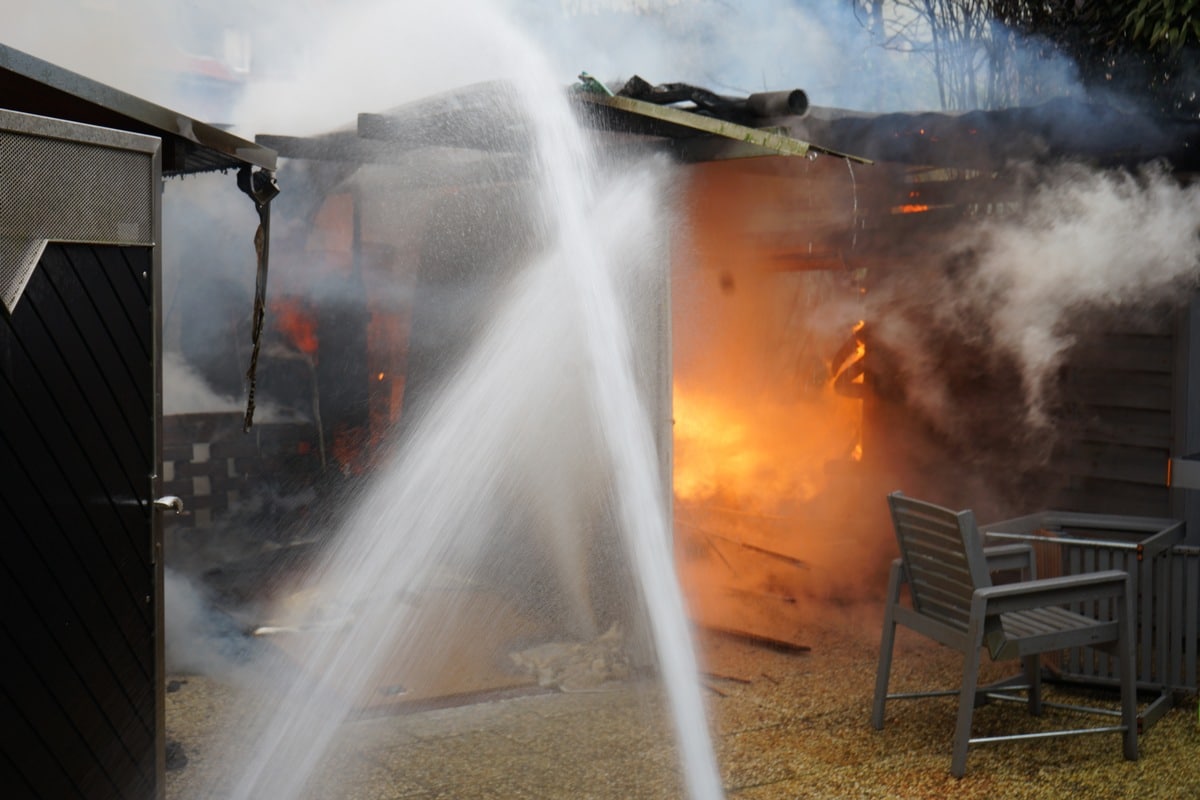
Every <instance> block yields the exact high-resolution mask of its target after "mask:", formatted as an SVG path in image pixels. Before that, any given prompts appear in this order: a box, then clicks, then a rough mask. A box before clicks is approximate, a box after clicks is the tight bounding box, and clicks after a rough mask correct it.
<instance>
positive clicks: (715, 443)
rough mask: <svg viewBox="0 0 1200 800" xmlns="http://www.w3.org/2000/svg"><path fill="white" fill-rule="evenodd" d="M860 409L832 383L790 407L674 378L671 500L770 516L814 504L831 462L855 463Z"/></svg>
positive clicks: (858, 403)
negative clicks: (727, 507)
mask: <svg viewBox="0 0 1200 800" xmlns="http://www.w3.org/2000/svg"><path fill="white" fill-rule="evenodd" d="M860 347H861V346H860ZM856 380H861V377H859V378H857V379H856ZM861 406H862V403H861V401H859V400H857V399H854V398H847V397H843V396H841V395H839V394H838V393H837V392H835V391H834V389H833V385H832V380H831V381H830V382H829V383H827V384H826V385H825V386H823V387H821V388H820V390H819V391H817V392H816V393H814V395H812V396H810V397H806V398H804V399H802V400H799V401H796V402H792V401H788V400H784V399H771V398H764V399H759V400H757V401H754V402H750V403H747V402H746V399H745V398H741V397H738V396H737V394H736V393H729V392H724V393H723V392H722V391H721V389H720V387H714V386H707V387H703V388H688V387H687V386H686V385H685V384H683V383H682V382H681V381H680V380H678V379H677V380H676V382H675V387H674V417H675V477H674V491H675V497H676V500H677V501H679V502H683V503H692V504H704V503H709V502H715V503H719V504H721V505H734V506H736V507H738V508H742V509H747V510H754V511H758V512H763V513H776V512H778V511H779V510H780V509H782V508H792V507H795V505H796V504H798V503H803V502H806V501H808V500H811V499H813V498H814V497H816V496H817V495H818V494H819V493H820V492H821V491H823V490H824V489H825V488H826V485H827V483H828V475H829V464H830V462H835V461H843V462H845V461H854V460H857V459H858V458H860V457H861V453H862V449H861V445H860V439H861Z"/></svg>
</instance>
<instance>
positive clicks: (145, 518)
mask: <svg viewBox="0 0 1200 800" xmlns="http://www.w3.org/2000/svg"><path fill="white" fill-rule="evenodd" d="M0 83H2V84H3V86H4V96H3V98H2V99H0V185H3V186H4V202H3V204H2V206H0V297H2V298H3V307H2V308H0V460H3V462H4V464H5V471H4V480H3V481H2V482H0V537H2V540H3V547H2V548H0V565H3V571H4V578H3V581H2V582H3V585H4V598H5V604H4V609H5V610H4V626H3V630H4V645H3V647H4V653H5V666H4V669H3V670H0V686H2V691H0V695H2V696H3V698H4V699H3V703H4V725H3V749H2V754H3V755H2V757H0V783H2V784H3V785H4V787H5V791H6V792H7V793H9V794H12V795H13V796H21V797H95V798H139V799H140V798H154V797H162V796H163V792H164V782H163V771H164V768H165V735H166V734H165V730H164V717H163V715H164V699H163V693H164V691H165V678H164V674H163V673H164V671H163V640H164V635H163V553H162V520H161V516H162V513H163V511H164V510H167V511H170V510H173V509H174V510H177V504H178V499H177V498H170V497H163V496H162V492H161V490H162V478H161V460H162V459H161V448H162V440H161V427H160V426H161V421H162V412H161V398H162V373H161V349H160V342H161V340H160V328H159V326H160V323H161V319H160V314H161V303H160V285H159V284H160V264H161V250H162V248H163V247H164V246H169V243H164V242H163V241H162V227H161V192H162V181H163V179H164V178H165V177H167V176H175V175H188V174H193V173H197V172H205V171H212V170H223V171H233V170H236V171H242V172H244V173H246V174H247V175H248V176H258V178H259V180H260V181H261V180H264V179H265V178H266V176H268V175H269V173H270V171H271V170H273V169H274V166H275V154H274V153H272V152H271V151H270V150H267V149H266V148H263V147H261V146H258V145H255V144H253V143H251V142H247V141H244V140H242V139H239V138H237V137H234V136H232V135H230V134H228V133H226V132H224V131H221V130H218V129H215V128H212V127H210V126H208V125H206V124H204V123H203V122H200V121H199V120H194V119H190V118H188V117H186V116H183V115H181V114H178V113H176V112H173V111H170V110H168V109H166V108H162V107H160V106H157V105H153V104H151V103H148V102H146V101H144V100H141V99H140V98H137V97H133V96H130V95H127V94H124V93H122V92H120V91H117V90H115V89H112V88H110V87H107V86H104V85H101V84H98V83H96V82H94V81H91V80H89V79H88V78H86V77H83V76H80V75H77V74H75V73H71V72H68V71H66V70H63V69H60V68H58V67H55V66H54V65H52V64H48V63H46V62H44V61H41V60H40V59H37V58H33V57H31V56H28V55H26V54H24V53H21V52H19V51H16V50H13V49H10V48H8V47H5V46H2V45H0ZM230 184H231V185H230V189H231V194H232V195H233V196H234V197H237V196H238V195H237V192H236V187H235V186H234V185H233V180H232V177H231V179H230ZM246 204H247V213H248V214H251V215H252V214H253V213H254V210H253V209H254V206H253V205H252V204H251V203H250V202H249V201H246ZM246 248H247V258H246V263H247V265H248V266H249V267H250V268H251V269H253V265H254V262H255V258H254V252H253V245H252V243H250V242H247V245H246ZM249 311H250V309H249V308H248V309H247V311H246V313H247V314H249Z"/></svg>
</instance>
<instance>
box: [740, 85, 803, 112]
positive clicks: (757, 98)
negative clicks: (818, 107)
mask: <svg viewBox="0 0 1200 800" xmlns="http://www.w3.org/2000/svg"><path fill="white" fill-rule="evenodd" d="M746 108H747V109H749V110H750V112H751V113H752V114H754V115H755V116H759V117H787V116H793V117H802V116H804V115H805V114H807V113H808V95H807V94H805V93H804V90H803V89H791V90H784V91H781V92H758V93H756V94H752V95H750V96H749V97H747V98H746Z"/></svg>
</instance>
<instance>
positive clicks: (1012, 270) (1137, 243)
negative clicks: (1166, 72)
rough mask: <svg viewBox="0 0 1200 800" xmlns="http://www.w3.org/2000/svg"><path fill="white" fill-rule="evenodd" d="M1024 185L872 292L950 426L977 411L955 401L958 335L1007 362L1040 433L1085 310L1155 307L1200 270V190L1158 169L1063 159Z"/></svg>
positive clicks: (942, 422) (1180, 293) (914, 388)
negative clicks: (1023, 194)
mask: <svg viewBox="0 0 1200 800" xmlns="http://www.w3.org/2000/svg"><path fill="white" fill-rule="evenodd" d="M1030 183H1031V186H1030V189H1029V194H1028V197H1027V199H1026V200H1025V201H1024V202H1023V203H1022V204H1021V208H1020V210H1019V211H1018V212H1017V213H1015V214H1012V215H1008V216H1005V215H999V216H997V217H994V218H991V219H988V220H985V221H983V222H975V223H965V224H963V225H962V226H960V227H959V228H957V229H956V230H954V231H952V232H951V233H950V234H949V235H948V237H947V238H948V239H949V240H951V241H952V244H950V245H949V246H948V247H947V248H946V250H945V251H944V252H943V254H942V255H941V256H940V257H938V258H935V259H933V260H932V261H933V263H931V264H926V265H920V266H917V267H915V268H914V269H912V270H906V271H904V274H903V275H901V276H899V277H897V278H896V279H895V280H894V281H892V282H891V283H889V284H888V285H886V286H884V287H883V288H882V289H881V291H879V292H877V293H876V294H875V295H874V296H873V297H872V298H871V301H870V302H871V305H872V309H873V312H872V313H873V318H874V319H876V320H877V321H878V325H877V326H876V331H875V332H876V334H877V335H878V338H879V342H880V344H882V345H884V346H885V347H886V348H887V350H888V352H889V353H890V357H892V358H894V359H896V360H898V361H899V362H900V364H901V367H900V368H901V370H902V371H903V372H904V373H905V376H906V381H905V383H906V385H907V386H908V387H909V392H908V393H909V402H910V403H912V404H913V405H914V406H916V407H918V408H920V409H922V410H923V411H924V413H925V416H926V417H927V418H928V419H929V420H930V421H932V422H933V423H934V424H935V425H936V426H937V427H939V428H941V429H942V430H943V431H944V432H946V433H948V434H955V433H959V432H961V431H962V430H963V429H964V426H965V424H966V421H967V417H968V415H971V414H972V413H975V412H976V411H977V409H973V408H969V407H963V406H962V405H961V404H959V403H957V402H956V399H955V397H954V396H953V395H952V393H951V392H950V390H949V388H948V386H947V382H946V380H945V375H946V372H947V359H948V358H953V353H954V343H955V342H959V343H961V345H962V347H963V348H966V349H970V350H971V351H972V352H976V353H981V352H982V353H986V354H987V356H986V357H987V358H988V359H990V360H991V361H992V364H993V365H995V364H997V363H999V362H1007V363H1008V364H1009V365H1010V366H1011V368H1012V369H1013V370H1015V373H1016V375H1017V377H1018V384H1017V385H1013V386H1011V387H1010V392H1011V393H1013V394H1014V395H1015V397H1016V398H1018V399H1019V401H1020V406H1021V407H1023V408H1024V420H1023V421H1024V423H1026V425H1027V426H1028V427H1029V428H1030V429H1031V430H1033V431H1035V432H1036V431H1045V430H1046V429H1047V427H1048V426H1049V425H1050V424H1051V419H1050V416H1049V408H1050V407H1051V406H1052V404H1053V402H1054V399H1055V398H1054V378H1055V376H1056V375H1057V373H1058V371H1059V369H1060V368H1061V367H1062V366H1063V365H1064V360H1065V358H1066V356H1067V354H1068V352H1069V350H1070V348H1071V346H1072V345H1073V344H1075V343H1076V341H1077V340H1078V335H1077V331H1079V330H1080V328H1081V326H1084V325H1086V322H1087V320H1088V318H1089V316H1094V315H1098V314H1102V313H1103V314H1107V313H1118V312H1119V313H1124V314H1135V315H1136V314H1140V315H1145V314H1153V313H1161V308H1163V307H1168V308H1169V307H1171V306H1178V305H1179V304H1181V303H1183V302H1186V300H1187V298H1188V296H1189V292H1190V290H1191V289H1192V288H1194V286H1195V284H1196V281H1197V279H1198V278H1200V240H1198V239H1197V234H1198V232H1200V231H1198V227H1200V190H1198V189H1197V187H1195V186H1184V185H1180V183H1179V182H1178V181H1176V180H1174V179H1173V178H1172V177H1171V176H1170V175H1169V174H1168V173H1167V171H1166V170H1165V169H1164V168H1163V167H1161V166H1152V167H1147V168H1144V169H1142V170H1140V171H1138V172H1134V173H1131V172H1124V171H1100V170H1095V169H1091V168H1088V167H1084V166H1081V165H1071V164H1068V165H1061V166H1058V167H1055V168H1051V169H1048V170H1046V171H1044V172H1041V173H1038V174H1036V175H1033V176H1031V181H1030ZM1168 313H1169V312H1168Z"/></svg>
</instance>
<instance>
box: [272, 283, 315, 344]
mask: <svg viewBox="0 0 1200 800" xmlns="http://www.w3.org/2000/svg"><path fill="white" fill-rule="evenodd" d="M271 317H272V318H273V319H274V323H275V329H276V330H277V331H279V332H280V333H282V334H283V335H284V336H285V337H287V340H288V341H289V342H291V343H292V344H293V345H295V347H296V349H298V350H299V351H300V352H302V353H305V354H307V355H313V354H314V353H316V352H317V346H318V340H317V324H316V320H315V318H314V316H313V313H312V310H311V309H309V308H307V307H306V305H305V304H304V303H303V301H301V300H300V299H298V298H295V297H279V298H276V299H275V300H274V301H272V304H271Z"/></svg>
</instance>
